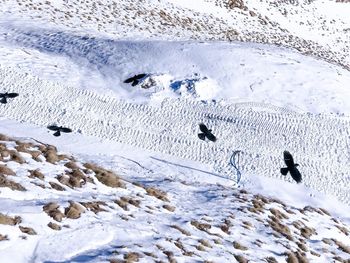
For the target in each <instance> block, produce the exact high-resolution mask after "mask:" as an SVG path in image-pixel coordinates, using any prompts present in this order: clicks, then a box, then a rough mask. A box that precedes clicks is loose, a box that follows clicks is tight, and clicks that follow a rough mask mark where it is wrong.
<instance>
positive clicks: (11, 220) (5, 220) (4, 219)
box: [0, 213, 22, 226]
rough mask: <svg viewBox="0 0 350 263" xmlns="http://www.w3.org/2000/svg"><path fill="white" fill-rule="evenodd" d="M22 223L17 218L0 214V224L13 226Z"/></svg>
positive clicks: (19, 218) (20, 219)
mask: <svg viewBox="0 0 350 263" xmlns="http://www.w3.org/2000/svg"><path fill="white" fill-rule="evenodd" d="M21 222H22V218H21V217H19V216H15V217H11V216H8V215H4V214H2V213H0V224H1V225H10V226H14V225H17V224H19V223H21Z"/></svg>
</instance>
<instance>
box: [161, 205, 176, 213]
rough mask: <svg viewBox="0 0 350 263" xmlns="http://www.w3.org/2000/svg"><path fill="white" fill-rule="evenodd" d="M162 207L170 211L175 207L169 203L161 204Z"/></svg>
mask: <svg viewBox="0 0 350 263" xmlns="http://www.w3.org/2000/svg"><path fill="white" fill-rule="evenodd" d="M163 208H164V209H166V210H168V211H170V212H174V211H175V207H174V206H171V205H167V204H165V205H163Z"/></svg>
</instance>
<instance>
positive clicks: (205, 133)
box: [198, 123, 302, 183]
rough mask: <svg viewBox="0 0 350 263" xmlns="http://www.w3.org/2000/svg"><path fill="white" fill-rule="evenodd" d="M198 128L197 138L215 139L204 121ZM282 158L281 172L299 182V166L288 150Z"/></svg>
mask: <svg viewBox="0 0 350 263" xmlns="http://www.w3.org/2000/svg"><path fill="white" fill-rule="evenodd" d="M199 129H200V131H201V133H198V137H199V139H201V140H203V141H204V140H205V138H207V139H208V140H209V141H212V142H215V141H216V137H215V135H214V134H213V133H212V130H211V129H208V127H207V126H206V125H205V124H204V123H200V124H199ZM283 159H284V163H285V164H286V166H287V167H283V168H281V174H282V175H284V176H286V175H287V174H288V172H289V173H290V175H291V176H292V178H293V180H294V181H296V182H297V183H300V182H301V179H302V177H301V173H300V172H299V170H298V168H297V167H298V166H299V164H297V163H294V160H293V156H292V154H291V153H290V152H288V151H284V152H283Z"/></svg>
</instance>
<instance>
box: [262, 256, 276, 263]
mask: <svg viewBox="0 0 350 263" xmlns="http://www.w3.org/2000/svg"><path fill="white" fill-rule="evenodd" d="M265 261H266V262H267V263H278V261H277V260H276V259H275V258H274V257H267V258H265Z"/></svg>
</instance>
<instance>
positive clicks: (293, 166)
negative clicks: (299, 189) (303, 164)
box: [281, 151, 301, 183]
mask: <svg viewBox="0 0 350 263" xmlns="http://www.w3.org/2000/svg"><path fill="white" fill-rule="evenodd" d="M283 157H284V162H285V164H286V165H287V167H283V168H281V174H283V175H287V173H288V172H289V173H290V175H291V176H292V178H293V179H294V181H296V182H297V183H300V182H301V174H300V172H299V170H298V169H297V167H298V166H299V164H297V163H294V160H293V156H292V155H291V153H290V152H288V151H284V152H283Z"/></svg>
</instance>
